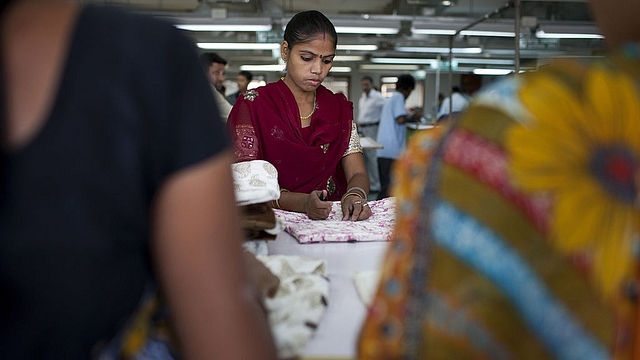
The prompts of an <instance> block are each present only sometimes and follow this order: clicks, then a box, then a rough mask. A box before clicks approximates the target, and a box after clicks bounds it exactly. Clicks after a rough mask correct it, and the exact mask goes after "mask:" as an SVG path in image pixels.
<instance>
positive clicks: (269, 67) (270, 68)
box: [240, 65, 284, 72]
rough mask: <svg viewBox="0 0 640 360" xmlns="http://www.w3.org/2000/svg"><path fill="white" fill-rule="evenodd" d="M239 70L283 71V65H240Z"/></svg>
mask: <svg viewBox="0 0 640 360" xmlns="http://www.w3.org/2000/svg"><path fill="white" fill-rule="evenodd" d="M240 70H246V71H270V72H271V71H284V65H241V66H240Z"/></svg>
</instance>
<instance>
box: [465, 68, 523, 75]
mask: <svg viewBox="0 0 640 360" xmlns="http://www.w3.org/2000/svg"><path fill="white" fill-rule="evenodd" d="M512 72H513V70H508V69H473V73H474V74H476V75H508V74H511V73H512Z"/></svg>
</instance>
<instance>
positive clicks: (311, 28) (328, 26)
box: [284, 10, 338, 49]
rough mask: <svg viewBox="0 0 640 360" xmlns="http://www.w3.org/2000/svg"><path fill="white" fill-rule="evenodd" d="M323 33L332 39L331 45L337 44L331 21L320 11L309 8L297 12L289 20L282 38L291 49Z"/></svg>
mask: <svg viewBox="0 0 640 360" xmlns="http://www.w3.org/2000/svg"><path fill="white" fill-rule="evenodd" d="M323 34H325V35H328V36H329V38H331V40H333V46H337V45H338V34H337V33H336V28H335V27H334V26H333V24H332V23H331V21H330V20H329V19H328V18H327V17H326V16H324V14H323V13H321V12H320V11H317V10H309V11H303V12H299V13H297V14H295V15H294V16H293V17H292V18H291V20H289V23H288V24H287V27H286V28H285V30H284V40H285V41H286V42H287V44H288V45H289V49H291V48H293V47H294V46H295V45H297V44H303V43H306V42H308V41H310V40H312V39H314V38H317V37H318V36H321V35H323Z"/></svg>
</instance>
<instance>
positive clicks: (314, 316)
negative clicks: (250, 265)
mask: <svg viewBox="0 0 640 360" xmlns="http://www.w3.org/2000/svg"><path fill="white" fill-rule="evenodd" d="M256 258H257V259H258V260H260V261H262V262H263V263H264V264H265V265H266V266H267V267H268V268H269V270H271V272H272V273H273V274H274V275H276V276H278V278H279V279H280V286H279V287H278V292H277V293H276V295H275V296H274V297H273V298H267V299H266V300H265V307H266V308H267V310H268V311H269V324H270V326H271V331H272V333H273V337H274V339H275V342H276V346H277V348H278V358H280V359H288V358H295V357H297V356H299V355H300V353H301V352H302V350H303V349H304V347H305V345H306V344H307V341H308V340H309V339H310V338H311V335H312V334H313V332H314V331H315V329H316V327H317V326H318V324H319V323H320V319H321V318H322V315H323V314H324V311H325V309H326V307H327V299H328V295H329V280H328V278H327V277H326V272H327V270H326V263H325V260H323V259H311V258H305V257H301V256H293V255H269V256H256Z"/></svg>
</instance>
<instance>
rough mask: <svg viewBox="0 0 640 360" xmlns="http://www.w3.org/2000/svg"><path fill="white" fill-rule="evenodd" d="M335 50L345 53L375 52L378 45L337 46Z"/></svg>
mask: <svg viewBox="0 0 640 360" xmlns="http://www.w3.org/2000/svg"><path fill="white" fill-rule="evenodd" d="M336 49H337V50H345V51H349V50H351V51H375V50H378V45H372V44H367V45H340V44H338V46H337V48H336Z"/></svg>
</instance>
